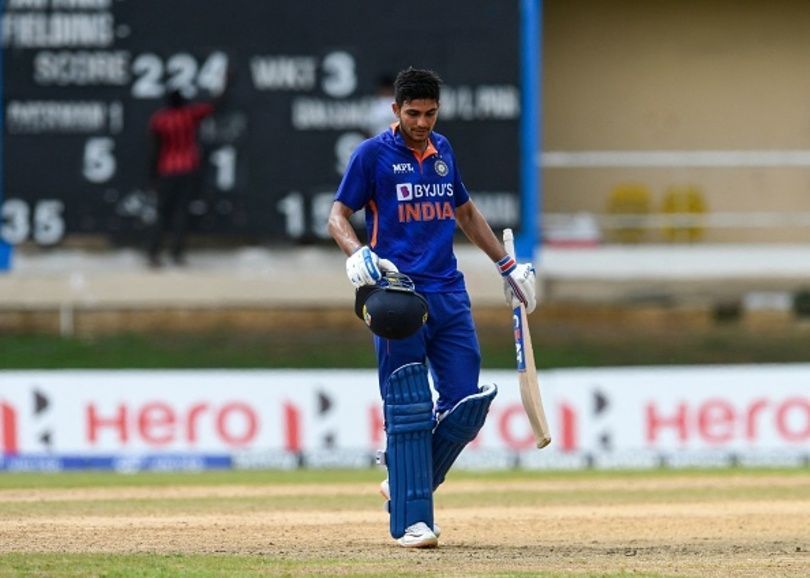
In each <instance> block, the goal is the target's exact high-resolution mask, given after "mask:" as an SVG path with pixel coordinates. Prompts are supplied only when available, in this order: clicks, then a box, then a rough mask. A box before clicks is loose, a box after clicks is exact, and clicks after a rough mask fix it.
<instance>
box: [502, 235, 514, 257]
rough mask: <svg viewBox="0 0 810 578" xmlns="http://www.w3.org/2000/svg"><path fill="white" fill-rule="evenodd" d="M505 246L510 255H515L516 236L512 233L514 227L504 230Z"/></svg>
mask: <svg viewBox="0 0 810 578" xmlns="http://www.w3.org/2000/svg"><path fill="white" fill-rule="evenodd" d="M503 246H504V248H505V249H506V252H507V253H508V254H509V256H510V257H513V258H514V256H515V236H514V235H513V234H512V229H504V230H503Z"/></svg>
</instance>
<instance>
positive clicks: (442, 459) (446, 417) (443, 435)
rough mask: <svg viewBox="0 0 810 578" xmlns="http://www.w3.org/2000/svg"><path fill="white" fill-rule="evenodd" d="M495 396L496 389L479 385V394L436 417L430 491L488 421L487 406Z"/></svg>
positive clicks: (436, 486)
mask: <svg viewBox="0 0 810 578" xmlns="http://www.w3.org/2000/svg"><path fill="white" fill-rule="evenodd" d="M497 393H498V388H497V387H495V385H494V384H493V385H482V386H481V387H480V388H479V391H478V393H474V394H473V395H468V396H467V397H465V398H464V399H462V400H461V401H460V402H458V403H457V404H456V405H455V406H454V407H453V408H452V409H451V410H449V411H448V412H447V413H445V414H443V415H440V416H439V424H438V425H437V426H436V429H435V430H434V432H433V444H432V445H433V489H436V488H438V487H439V484H441V483H442V482H443V481H444V477H445V476H446V475H447V472H448V471H449V470H450V467H451V466H452V465H453V462H455V461H456V458H457V457H458V456H459V454H460V453H461V450H463V449H464V446H466V445H467V444H468V443H470V442H471V441H473V440H474V439H475V436H477V435H478V432H479V431H480V430H481V428H482V427H483V426H484V421H485V420H486V419H487V411H489V404H491V403H492V400H493V399H494V398H495V395H496V394H497Z"/></svg>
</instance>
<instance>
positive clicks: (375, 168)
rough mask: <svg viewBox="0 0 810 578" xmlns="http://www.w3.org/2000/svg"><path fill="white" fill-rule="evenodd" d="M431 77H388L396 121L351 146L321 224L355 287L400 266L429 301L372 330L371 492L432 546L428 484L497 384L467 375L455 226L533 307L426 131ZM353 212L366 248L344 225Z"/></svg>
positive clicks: (435, 83)
mask: <svg viewBox="0 0 810 578" xmlns="http://www.w3.org/2000/svg"><path fill="white" fill-rule="evenodd" d="M440 85H441V80H440V78H439V77H438V75H437V74H436V73H435V72H433V71H431V70H422V69H414V68H408V69H407V70H403V71H401V72H400V73H399V74H398V75H397V77H396V80H395V83H394V102H393V103H392V105H391V106H392V110H393V113H394V116H395V118H396V122H395V123H394V124H392V125H391V127H390V129H388V130H385V131H383V132H382V133H380V134H379V135H377V136H375V137H373V138H370V139H368V140H366V141H364V142H363V143H361V144H360V145H359V147H358V148H357V149H356V151H355V152H354V154H353V156H352V158H351V160H350V161H349V164H348V167H347V168H346V172H345V174H344V175H343V179H342V181H341V183H340V186H339V188H338V190H337V194H336V199H335V202H334V204H333V206H332V209H331V212H330V215H329V221H328V228H329V232H330V234H331V236H332V237H333V238H334V240H335V242H336V243H337V245H338V246H339V247H340V248H341V249H342V250H343V252H344V253H345V254H346V255H347V256H348V258H347V260H346V273H347V275H348V277H349V280H350V281H351V283H352V284H353V285H354V287H355V288H359V287H362V286H363V285H370V284H375V283H377V281H379V280H380V279H381V278H382V276H383V272H385V271H399V272H400V273H403V274H405V275H407V276H408V277H410V278H411V279H412V280H413V282H414V285H415V288H416V291H418V292H419V293H420V294H421V295H423V296H424V298H425V299H426V300H427V302H428V311H429V314H428V319H427V322H426V323H425V325H424V326H422V327H421V329H419V331H417V332H416V333H415V334H413V335H412V336H410V337H406V338H404V339H385V338H382V337H379V336H377V335H375V336H374V346H375V350H376V355H377V363H378V370H379V385H380V394H381V397H382V401H383V409H384V414H385V430H386V441H387V445H386V452H385V463H386V466H387V468H388V479H387V480H385V481H383V482H382V484H381V493H382V494H383V495H384V496H385V497H386V498H387V499H388V509H389V512H390V516H391V520H390V531H391V536H392V537H393V538H394V539H395V540H396V541H397V543H398V544H400V545H401V546H405V547H415V548H430V547H435V546H436V545H437V544H438V537H439V533H440V531H439V528H438V526H436V525H435V523H434V520H433V491H434V490H435V489H436V488H437V487H438V486H439V484H441V483H442V482H443V481H444V478H445V475H446V474H447V472H448V470H449V469H450V467H451V466H452V464H453V462H454V461H455V459H456V458H457V457H458V455H459V454H460V453H461V450H462V449H463V448H464V447H465V446H466V445H467V444H468V443H469V442H470V441H472V440H473V439H474V438H475V436H476V435H477V433H478V431H479V430H480V429H481V427H482V426H483V425H484V420H485V419H486V414H487V410H488V409H489V405H490V403H491V401H492V399H493V398H494V397H495V394H496V393H497V388H496V387H495V385H481V386H479V384H478V377H479V371H480V367H481V352H480V348H479V344H478V337H477V334H476V330H475V326H474V324H473V317H472V313H471V309H470V298H469V295H468V294H467V290H466V287H465V283H464V277H463V275H462V273H461V272H460V271H459V270H458V268H457V263H456V257H455V255H454V253H453V235H454V232H455V230H456V225H458V226H459V227H460V228H461V230H462V231H463V232H464V234H465V235H466V236H467V238H468V239H469V240H470V241H472V242H473V243H474V244H475V245H476V246H478V247H479V248H480V249H481V250H482V251H483V252H484V253H486V255H487V256H488V257H489V258H490V259H491V260H492V261H493V263H494V264H495V265H496V270H497V271H498V272H499V273H500V274H501V275H502V276H503V278H504V291H505V296H506V301H507V303H508V304H509V306H510V307H516V306H517V305H518V303H523V304H524V305H525V306H526V309H527V312H531V311H533V310H534V308H535V305H536V296H535V282H536V280H535V271H534V267H533V266H532V265H531V264H517V263H516V262H515V260H514V259H513V258H512V257H510V256H509V255H508V254H507V252H506V250H505V249H504V247H503V245H502V244H501V242H500V241H499V240H498V238H497V237H496V236H495V234H494V233H493V231H492V229H491V228H490V226H489V224H488V223H487V222H486V220H485V218H484V216H483V215H482V214H481V212H480V211H479V210H478V208H477V207H476V206H475V203H473V201H472V199H470V195H469V193H468V192H467V189H466V188H465V186H464V183H463V182H462V180H461V174H460V172H459V168H458V166H457V164H456V158H455V155H454V154H453V149H452V147H451V146H450V143H449V142H448V140H447V139H446V138H445V137H444V136H442V135H440V134H439V133H436V132H433V128H434V126H435V125H436V120H437V118H438V115H439V103H440V99H439V96H440ZM493 146H497V145H495V144H493ZM360 209H365V221H366V229H367V235H368V244H367V245H364V244H363V243H361V242H360V240H359V239H358V237H357V235H356V234H355V232H354V229H353V228H352V225H351V224H350V222H349V218H350V217H351V215H352V214H353V213H354V212H355V211H358V210H360ZM428 371H429V372H430V376H431V377H432V380H433V386H434V388H435V390H436V393H437V401H436V404H435V407H434V404H433V400H432V395H431V390H430V385H429V382H428Z"/></svg>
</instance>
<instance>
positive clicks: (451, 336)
mask: <svg viewBox="0 0 810 578" xmlns="http://www.w3.org/2000/svg"><path fill="white" fill-rule="evenodd" d="M423 296H424V297H425V299H427V302H428V320H427V323H426V324H425V326H424V327H422V329H420V330H419V331H417V332H416V333H415V334H414V335H412V336H410V337H407V338H405V339H385V338H382V337H378V336H376V335H375V336H374V347H375V349H376V352H377V367H378V371H379V380H380V394H381V395H382V398H383V399H385V387H386V384H387V382H388V376H390V375H391V373H393V372H394V371H395V370H396V369H397V368H399V367H402V366H403V365H405V364H406V363H414V362H421V363H424V362H425V361H427V363H428V368H429V369H430V374H431V377H432V378H433V386H434V387H435V389H436V392H437V393H438V401H437V404H436V411H437V412H438V413H442V412H444V411H447V410H449V409H451V408H452V407H453V406H455V404H456V403H458V402H459V401H460V400H461V399H463V398H465V397H467V396H468V395H472V394H474V393H477V392H478V376H479V373H480V371H481V348H480V346H479V344H478V335H477V333H476V331H475V324H474V323H473V318H472V311H471V309H470V297H469V295H468V294H467V292H466V291H455V292H450V293H424V294H423Z"/></svg>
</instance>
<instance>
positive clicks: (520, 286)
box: [497, 255, 537, 313]
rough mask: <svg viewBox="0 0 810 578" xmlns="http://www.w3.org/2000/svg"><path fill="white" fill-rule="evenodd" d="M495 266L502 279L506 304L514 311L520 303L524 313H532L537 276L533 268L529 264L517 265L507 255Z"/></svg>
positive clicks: (535, 298)
mask: <svg viewBox="0 0 810 578" xmlns="http://www.w3.org/2000/svg"><path fill="white" fill-rule="evenodd" d="M497 265H498V270H499V271H500V273H501V276H502V277H503V294H504V297H505V298H506V304H507V305H509V306H510V307H511V308H512V309H514V308H516V307H517V306H519V305H520V304H521V303H522V304H523V305H524V306H525V307H526V313H531V312H532V311H534V309H535V307H537V274H536V273H535V270H534V266H533V265H532V264H531V263H521V264H518V263H517V262H516V261H515V259H514V258H513V257H510V256H509V255H507V256H506V257H504V258H503V259H501V260H500V261H498V263H497Z"/></svg>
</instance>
